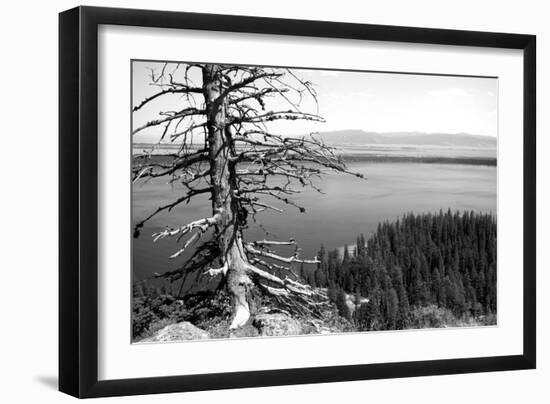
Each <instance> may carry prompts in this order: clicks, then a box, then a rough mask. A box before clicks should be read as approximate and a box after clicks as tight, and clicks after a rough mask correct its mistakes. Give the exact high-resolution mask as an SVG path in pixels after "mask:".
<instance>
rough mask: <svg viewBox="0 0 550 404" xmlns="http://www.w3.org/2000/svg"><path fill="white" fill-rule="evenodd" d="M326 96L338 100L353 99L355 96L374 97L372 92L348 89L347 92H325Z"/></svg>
mask: <svg viewBox="0 0 550 404" xmlns="http://www.w3.org/2000/svg"><path fill="white" fill-rule="evenodd" d="M326 96H327V97H328V98H331V99H334V100H338V101H353V100H354V99H357V98H363V99H364V98H371V97H374V95H373V94H372V93H369V92H366V91H350V92H348V93H342V94H341V93H335V92H329V93H326Z"/></svg>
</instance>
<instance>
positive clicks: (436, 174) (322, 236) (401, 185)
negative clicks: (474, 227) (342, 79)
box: [132, 162, 497, 280]
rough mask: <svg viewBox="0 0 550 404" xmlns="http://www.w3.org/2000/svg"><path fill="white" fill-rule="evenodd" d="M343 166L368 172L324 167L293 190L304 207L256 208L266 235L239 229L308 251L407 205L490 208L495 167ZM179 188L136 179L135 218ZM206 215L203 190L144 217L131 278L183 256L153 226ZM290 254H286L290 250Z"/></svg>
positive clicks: (336, 244) (307, 254)
mask: <svg viewBox="0 0 550 404" xmlns="http://www.w3.org/2000/svg"><path fill="white" fill-rule="evenodd" d="M348 167H349V168H350V169H351V170H353V171H355V172H360V173H362V174H364V175H365V176H366V177H367V179H366V180H362V179H360V178H357V177H353V176H350V175H346V174H336V173H328V174H326V175H325V176H324V177H323V181H322V182H321V183H320V185H321V188H322V189H323V191H324V192H325V193H324V194H319V193H317V192H316V191H314V190H311V189H307V190H305V191H304V192H303V193H301V194H299V195H297V196H296V197H294V200H295V201H296V202H297V203H298V204H300V205H301V206H304V207H305V208H306V213H300V212H298V210H297V209H294V208H292V207H290V206H283V205H281V206H279V205H277V206H279V207H281V208H283V209H284V210H285V212H284V213H282V214H279V213H277V212H273V211H269V212H267V211H266V212H263V213H260V214H258V216H257V219H258V222H261V224H262V225H263V226H264V227H265V229H266V230H267V231H269V232H270V234H269V235H268V236H266V234H265V233H264V231H263V230H262V229H260V228H259V227H258V226H254V225H251V228H250V229H249V230H247V232H246V233H245V237H246V238H247V239H248V240H257V239H264V238H268V239H279V240H288V239H289V238H290V237H293V238H294V239H296V241H297V242H298V244H299V245H300V247H301V248H302V255H301V256H302V257H303V258H311V257H313V256H314V255H315V253H316V252H317V251H318V250H319V247H320V245H321V244H322V243H323V244H324V245H325V248H327V249H334V248H341V247H342V246H343V245H344V244H353V243H355V239H356V236H357V235H358V234H360V233H364V234H365V236H366V237H368V236H369V235H370V234H372V232H374V231H375V230H376V226H377V225H378V223H379V222H381V221H383V220H395V219H396V218H398V217H400V216H401V215H403V214H404V213H407V212H415V213H425V212H437V211H439V210H440V209H443V210H447V209H448V208H451V209H452V210H461V211H462V210H474V211H481V212H486V213H493V214H496V209H497V200H496V191H497V189H496V187H497V180H496V175H497V174H496V173H497V171H496V167H494V166H492V167H491V166H475V165H459V164H425V163H410V162H406V163H405V162H403V163H400V162H397V163H396V162H388V163H382V162H354V163H350V164H348ZM181 193H182V189H181V188H177V187H171V186H170V185H167V184H166V180H165V179H164V180H163V179H156V180H154V181H150V182H147V183H145V184H143V183H141V184H136V185H134V191H133V201H132V209H133V220H134V222H137V221H139V220H140V219H143V218H144V217H145V216H146V215H148V214H149V213H151V212H152V211H153V210H155V209H156V207H158V206H160V205H161V204H166V203H168V202H170V201H172V200H174V199H175V198H176V197H177V196H179V195H181ZM209 216H211V204H210V201H209V200H208V198H207V197H200V198H199V197H197V198H196V199H194V200H193V201H191V202H190V203H189V204H188V205H182V206H179V207H177V208H175V209H174V210H173V211H172V212H171V213H169V214H159V215H158V216H156V217H155V218H154V219H152V220H151V221H150V222H148V224H147V225H146V226H145V227H144V228H143V231H142V232H141V236H140V237H139V238H137V239H134V244H133V267H134V279H136V280H140V279H144V278H147V277H149V276H151V274H152V273H153V272H160V273H162V272H165V271H169V270H173V269H175V268H177V267H178V266H179V265H181V263H182V262H183V261H184V259H185V256H181V257H178V258H177V259H175V260H170V259H168V257H169V256H170V255H171V254H172V253H174V252H175V251H176V250H177V245H176V244H175V242H174V241H171V240H161V241H158V242H157V243H153V242H152V239H151V234H152V233H154V232H157V231H159V230H162V229H164V228H165V227H167V226H169V227H172V226H174V227H175V226H181V225H183V224H186V223H188V222H190V221H193V220H196V219H201V218H204V217H209ZM281 252H283V250H281ZM288 255H292V251H289V254H288Z"/></svg>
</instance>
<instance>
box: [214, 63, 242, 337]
mask: <svg viewBox="0 0 550 404" xmlns="http://www.w3.org/2000/svg"><path fill="white" fill-rule="evenodd" d="M219 70H220V66H219V65H206V66H204V67H203V90H204V97H205V103H206V114H207V130H208V144H209V153H210V178H211V184H212V210H213V214H214V215H216V214H218V215H219V216H220V219H219V220H218V222H217V225H216V229H215V231H216V237H217V240H218V247H219V249H220V253H221V254H220V256H221V260H222V264H223V266H224V267H225V268H227V274H226V282H227V291H228V293H229V295H230V297H231V302H232V309H233V310H232V312H233V319H232V322H231V326H230V328H237V327H241V326H243V325H244V324H245V323H246V322H247V321H248V319H249V317H250V307H249V304H248V295H249V289H250V288H251V287H252V281H251V280H250V278H249V276H248V274H247V265H248V262H247V258H246V255H245V252H244V248H243V243H242V232H241V230H240V223H239V220H240V219H239V214H238V213H239V207H238V204H237V200H236V198H235V197H234V191H235V190H234V189H233V188H234V185H235V181H236V174H235V167H234V165H233V164H232V163H231V162H230V158H229V157H230V153H231V149H232V144H231V142H232V139H231V136H230V135H229V133H228V132H227V130H226V112H227V111H226V107H227V105H226V101H224V100H223V98H222V97H220V95H221V93H222V91H223V87H222V83H221V80H220V77H219Z"/></svg>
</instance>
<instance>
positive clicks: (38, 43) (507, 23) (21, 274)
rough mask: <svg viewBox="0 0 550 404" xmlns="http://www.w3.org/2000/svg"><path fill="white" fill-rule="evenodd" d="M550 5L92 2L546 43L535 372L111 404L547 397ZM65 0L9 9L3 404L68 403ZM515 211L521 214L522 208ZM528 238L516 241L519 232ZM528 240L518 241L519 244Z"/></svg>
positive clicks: (0, 364) (1, 91)
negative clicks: (477, 33)
mask: <svg viewBox="0 0 550 404" xmlns="http://www.w3.org/2000/svg"><path fill="white" fill-rule="evenodd" d="M545 3H546V2H543V1H535V0H533V1H531V0H523V1H513V2H512V1H509V2H508V1H502V0H501V1H496V0H491V1H484V2H480V1H479V0H477V1H475V0H473V1H472V0H461V1H454V2H444V1H429V0H416V1H407V0H403V1H391V0H388V1H384V2H381V1H376V2H375V1H370V2H369V1H363V2H359V1H352V0H339V1H337V2H326V3H321V2H317V1H315V2H314V1H310V2H306V1H302V2H298V1H296V0H278V1H276V2H262V1H258V0H235V1H227V0H225V1H224V0H210V1H209V2H182V1H168V0H156V1H155V2H152V1H143V0H140V1H137V0H136V1H120V0H110V1H90V2H89V3H88V5H98V6H110V7H133V8H156V9H165V10H180V11H196V12H210V13H225V14H246V15H258V16H273V17H283V18H303V19H317V20H335V21H345V22H359V23H375V24H388V25H409V26H421V27H433V28H455V29H467V30H482V31H502V32H518V33H531V34H536V35H537V37H538V38H537V40H538V49H537V51H538V63H537V69H538V77H537V79H538V95H537V103H538V107H537V111H538V125H537V129H538V167H537V169H538V181H537V183H538V184H537V186H538V196H537V199H538V201H537V202H538V207H539V208H538V227H539V230H538V251H539V253H538V257H537V258H538V285H539V287H538V307H539V311H538V369H537V370H533V371H521V372H500V373H488V374H469V375H460V376H439V377H423V378H411V379H397V380H379V381H366V382H348V383H333V384H324V385H305V386H290V387H277V388H262V389H246V390H231V391H217V392H201V393H186V394H169V395H156V396H141V397H125V398H114V399H108V400H109V401H110V402H126V403H176V402H181V401H182V400H185V401H186V402H187V403H211V402H220V401H223V402H224V403H226V404H229V403H234V402H235V403H236V402H239V403H241V404H242V403H256V402H262V403H280V402H300V401H302V400H308V401H314V402H316V403H330V402H338V401H342V400H352V401H356V402H369V403H375V402H399V401H406V402H408V403H416V402H421V403H426V404H427V403H441V402H445V403H446V404H451V403H461V404H462V403H464V402H494V403H501V402H503V403H517V402H521V401H526V402H533V403H546V402H548V401H549V400H550V391H549V388H548V382H549V380H550V350H549V347H548V341H549V337H550V322H549V321H548V308H549V307H550V275H549V274H548V271H545V268H547V267H548V265H549V264H550V249H549V248H548V244H549V243H550V235H549V234H548V231H547V230H546V229H548V228H549V227H550V217H549V214H548V212H547V211H545V210H544V209H543V207H544V206H549V205H550V184H549V181H548V174H546V173H547V172H548V171H549V170H550V160H548V159H547V160H546V161H544V158H545V156H546V153H545V151H546V150H549V149H550V140H549V139H548V138H547V136H546V134H547V133H548V131H549V130H550V118H549V117H548V114H546V113H545V112H546V111H548V110H549V109H550V94H549V91H550V77H549V74H550V73H549V72H550V25H548V15H549V11H550V9H549V8H547V7H546V4H545ZM76 5H78V3H77V2H74V1H68V0H62V1H57V2H56V3H55V4H53V3H49V2H39V1H26V2H23V1H18V2H9V3H7V2H6V3H4V4H3V7H2V16H3V18H2V24H0V30H1V35H0V38H1V44H2V53H1V55H2V60H1V62H0V77H1V78H0V103H1V104H2V107H1V109H0V110H1V111H2V114H1V122H2V129H3V130H2V138H1V139H2V140H1V144H2V149H1V156H0V162H1V165H2V176H1V179H2V188H1V189H2V192H1V195H2V197H1V198H0V204H1V208H0V212H1V216H0V226H1V232H0V237H1V241H2V243H1V246H2V247H1V248H0V251H1V253H0V259H1V262H2V263H1V265H0V268H1V269H0V273H1V274H2V281H3V283H2V286H1V288H0V310H1V318H0V324H1V331H0V370H1V375H0V377H1V379H0V380H1V382H0V386H1V387H0V400H1V401H2V402H6V403H19V402H21V403H23V402H40V403H64V402H69V401H70V400H72V399H71V398H70V397H69V396H66V395H63V394H61V393H58V392H57V391H56V386H57V13H58V12H59V11H62V10H64V9H68V8H71V7H73V6H76ZM518 214H520V213H519V212H518ZM518 237H519V235H518ZM518 241H519V238H518Z"/></svg>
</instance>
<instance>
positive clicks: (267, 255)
mask: <svg viewBox="0 0 550 404" xmlns="http://www.w3.org/2000/svg"><path fill="white" fill-rule="evenodd" d="M160 70H161V71H160V72H157V73H156V74H155V72H152V73H151V84H152V85H154V86H156V87H158V92H156V93H155V94H154V95H152V96H149V97H148V98H146V99H144V100H143V101H141V102H140V103H138V104H137V105H135V106H134V107H133V113H137V112H138V111H140V109H142V108H143V107H144V106H145V105H148V104H153V103H155V102H157V100H159V99H160V98H161V97H167V96H168V95H174V94H179V95H181V97H180V98H179V99H178V100H179V101H178V105H174V107H173V108H172V110H170V111H159V114H158V117H157V118H156V119H153V120H150V121H148V122H147V123H145V124H143V125H141V126H139V127H137V128H135V129H133V134H136V133H139V132H141V131H143V130H145V129H147V128H153V127H156V128H157V129H158V133H159V137H160V140H159V141H160V142H166V141H168V140H170V141H172V142H174V143H177V144H178V145H179V148H178V151H177V152H175V153H173V154H172V155H170V156H169V157H170V159H171V160H170V162H168V163H166V162H159V160H158V159H155V158H154V156H153V155H154V151H153V152H148V153H144V154H141V155H135V156H134V165H133V176H134V181H137V180H138V179H144V178H152V177H164V176H170V180H171V181H179V182H181V183H182V184H183V185H184V186H185V189H186V193H185V194H183V195H181V196H180V197H179V198H178V199H176V200H175V201H173V202H171V203H169V204H167V205H165V206H160V207H158V208H157V209H156V210H154V211H153V212H152V213H151V214H150V215H149V216H148V217H146V218H144V219H143V220H142V221H141V222H139V223H138V224H137V225H136V226H135V231H134V234H135V236H136V237H137V236H138V235H139V232H140V229H141V228H142V227H143V225H144V223H145V222H147V221H148V220H149V219H151V218H152V217H153V216H155V215H156V214H158V213H160V212H163V211H169V210H171V209H173V208H174V207H176V206H178V205H181V204H184V203H186V202H188V201H189V200H190V199H191V198H193V197H195V196H197V195H199V194H208V195H210V199H211V201H212V215H211V216H210V217H207V218H198V219H197V220H195V221H193V222H191V223H187V224H184V225H182V226H180V227H176V228H167V229H166V230H164V231H162V232H160V233H156V234H154V235H153V237H154V241H157V240H160V239H163V238H165V237H176V238H177V239H178V241H180V242H181V248H180V249H179V250H178V251H176V252H174V254H173V255H172V256H171V258H175V257H178V256H179V255H180V254H182V253H183V251H184V250H185V249H187V248H189V247H190V246H191V245H195V246H196V244H195V243H197V241H198V240H199V239H201V238H206V239H207V241H206V242H204V243H203V244H201V245H199V246H197V247H195V248H196V250H195V252H194V254H193V255H192V256H191V258H189V259H188V260H186V262H185V263H184V264H183V265H182V266H181V267H180V268H178V269H176V270H174V271H171V272H168V273H165V274H159V275H158V276H163V277H167V278H168V279H170V280H172V281H173V280H176V279H180V278H182V277H183V276H185V274H186V273H189V272H193V271H197V270H201V271H203V272H204V273H207V274H209V275H211V276H220V277H221V278H222V279H223V280H224V281H225V285H226V290H227V292H228V294H229V296H230V298H231V302H232V313H233V318H232V322H231V328H236V327H240V326H242V325H244V324H245V323H246V322H247V320H248V319H249V317H250V306H249V299H250V292H251V290H252V288H254V287H257V288H259V290H261V291H262V292H263V293H265V294H267V295H269V296H271V297H273V298H274V299H275V300H276V301H277V302H278V303H279V304H280V305H282V306H284V307H286V308H287V309H289V310H292V311H294V312H298V313H304V314H305V313H319V309H320V307H321V306H322V305H323V304H325V303H326V301H327V297H326V294H325V293H324V292H323V291H321V290H318V289H313V288H311V287H310V286H309V285H307V284H305V283H304V282H303V281H302V280H300V279H299V278H298V277H297V276H295V275H294V274H293V273H292V264H293V263H303V264H317V263H318V260H317V258H313V259H309V260H308V259H303V258H301V257H300V255H299V251H300V250H299V249H298V248H297V247H296V243H295V241H294V240H293V239H291V240H286V241H275V240H261V241H247V240H244V239H243V229H245V228H246V227H247V224H248V222H249V220H254V221H255V220H256V215H257V214H258V213H259V212H261V211H264V210H266V209H270V210H274V211H277V212H283V209H282V207H284V206H285V205H289V206H290V207H292V208H297V209H299V210H300V211H301V212H305V208H304V207H302V206H299V205H298V204H297V203H295V202H294V201H293V200H292V195H294V194H296V193H299V192H301V189H302V188H303V187H308V186H309V187H313V188H314V189H316V190H318V191H320V189H319V188H318V186H317V185H316V183H315V182H314V180H315V179H316V178H318V177H319V176H320V175H321V174H322V173H323V171H326V170H334V171H339V172H342V173H350V172H349V171H348V169H347V168H346V166H345V164H344V163H343V161H342V160H341V159H340V158H339V157H338V156H337V155H336V154H335V152H334V150H333V149H332V148H331V147H328V146H326V145H325V144H324V143H323V142H322V141H321V139H319V138H317V137H316V136H315V135H308V136H301V137H290V136H284V134H280V133H274V132H273V131H271V130H270V126H272V125H270V123H273V122H274V121H281V120H310V121H320V122H323V118H322V117H321V116H319V115H318V114H317V113H308V112H304V111H302V110H301V109H300V105H301V104H302V101H303V99H304V98H305V97H308V98H309V99H310V100H314V101H315V103H316V93H315V89H314V87H313V85H312V83H310V82H308V81H305V80H302V79H300V78H299V77H297V75H296V74H295V73H294V72H293V71H292V70H290V69H275V68H259V67H247V66H235V65H217V64H172V65H169V64H166V65H164V66H163V68H162V69H160ZM192 74H194V77H200V82H196V81H198V80H192V79H191V75H192ZM274 98H278V100H279V101H278V103H277V104H278V105H282V104H284V105H285V107H284V108H282V109H270V108H269V101H270V100H273V99H274ZM148 130H150V129H148ZM197 139H201V140H200V141H198V142H197ZM197 143H198V144H197ZM351 174H353V173H351ZM353 175H356V176H358V177H361V175H360V174H353ZM278 246H294V247H292V248H294V253H293V254H292V255H290V256H283V255H280V254H279V253H277V252H276V251H275V249H276V248H277V247H278ZM280 274H283V275H282V276H281V275H280Z"/></svg>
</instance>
